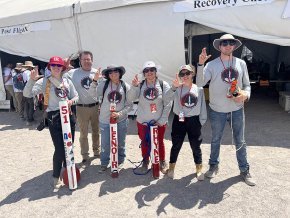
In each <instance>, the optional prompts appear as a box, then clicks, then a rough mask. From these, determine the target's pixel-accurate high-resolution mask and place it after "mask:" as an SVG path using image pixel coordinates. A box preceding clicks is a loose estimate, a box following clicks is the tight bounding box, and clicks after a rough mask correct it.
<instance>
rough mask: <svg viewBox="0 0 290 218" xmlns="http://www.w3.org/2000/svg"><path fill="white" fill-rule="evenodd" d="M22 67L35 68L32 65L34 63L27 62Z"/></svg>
mask: <svg viewBox="0 0 290 218" xmlns="http://www.w3.org/2000/svg"><path fill="white" fill-rule="evenodd" d="M22 67H32V68H33V67H35V66H34V65H33V63H32V61H25V63H24V64H23V65H22Z"/></svg>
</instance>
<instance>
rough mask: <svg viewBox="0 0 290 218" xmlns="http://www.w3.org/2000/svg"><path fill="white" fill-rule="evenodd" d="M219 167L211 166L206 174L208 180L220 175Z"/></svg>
mask: <svg viewBox="0 0 290 218" xmlns="http://www.w3.org/2000/svg"><path fill="white" fill-rule="evenodd" d="M218 171H219V165H218V164H211V165H210V167H209V170H208V171H207V172H206V173H205V174H204V175H205V176H206V177H207V178H213V177H215V176H216V175H217V174H218Z"/></svg>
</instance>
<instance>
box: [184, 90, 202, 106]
mask: <svg viewBox="0 0 290 218" xmlns="http://www.w3.org/2000/svg"><path fill="white" fill-rule="evenodd" d="M197 101H198V100H197V97H196V96H195V95H194V94H192V93H188V94H185V95H184V96H183V97H182V98H181V105H182V106H185V107H187V108H193V107H195V106H196V105H197Z"/></svg>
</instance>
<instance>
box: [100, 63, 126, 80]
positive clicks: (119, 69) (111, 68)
mask: <svg viewBox="0 0 290 218" xmlns="http://www.w3.org/2000/svg"><path fill="white" fill-rule="evenodd" d="M112 70H117V71H119V72H120V79H121V78H122V76H123V75H124V74H125V72H126V70H125V68H124V67H123V66H117V65H115V64H112V65H110V66H108V67H107V69H104V70H103V71H102V75H103V76H104V77H105V78H106V79H108V78H109V72H110V71H112Z"/></svg>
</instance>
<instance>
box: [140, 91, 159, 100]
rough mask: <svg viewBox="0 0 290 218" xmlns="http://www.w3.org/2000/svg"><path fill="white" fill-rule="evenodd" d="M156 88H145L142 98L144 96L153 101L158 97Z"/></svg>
mask: <svg viewBox="0 0 290 218" xmlns="http://www.w3.org/2000/svg"><path fill="white" fill-rule="evenodd" d="M158 94H159V92H158V89H156V88H146V89H145V90H144V93H143V95H144V98H146V99H147V100H150V101H153V100H155V99H156V98H157V97H158Z"/></svg>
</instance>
